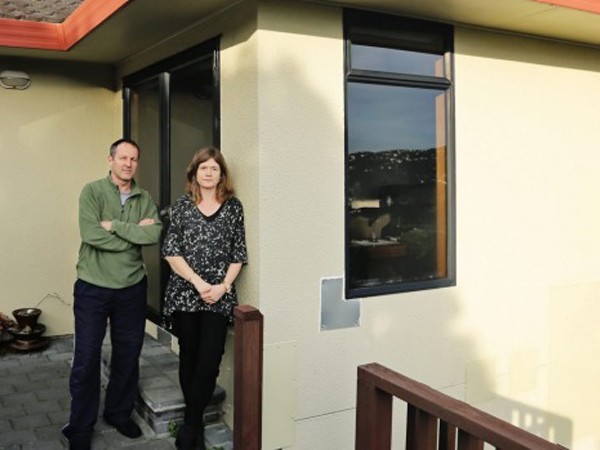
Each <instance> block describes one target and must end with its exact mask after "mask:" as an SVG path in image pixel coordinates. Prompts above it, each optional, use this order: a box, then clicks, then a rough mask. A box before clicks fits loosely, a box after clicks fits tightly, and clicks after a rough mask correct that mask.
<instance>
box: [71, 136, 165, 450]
mask: <svg viewBox="0 0 600 450" xmlns="http://www.w3.org/2000/svg"><path fill="white" fill-rule="evenodd" d="M139 156H140V150H139V147H138V146H137V144H136V143H135V142H133V141H131V140H126V139H119V140H118V141H116V142H114V143H113V144H112V145H111V147H110V154H109V156H108V166H109V169H110V172H109V174H108V176H107V177H106V178H104V179H101V180H97V181H94V182H92V183H89V184H87V185H86V186H85V187H84V188H83V190H82V192H81V196H80V198H79V229H80V234H81V241H82V242H81V246H80V248H79V260H78V262H77V281H76V282H75V287H74V298H75V301H74V305H73V311H74V315H75V339H74V343H75V345H74V347H75V348H74V355H73V367H72V369H71V378H70V381H69V386H70V390H71V416H70V420H69V423H68V424H66V425H65V426H64V427H63V429H62V433H63V435H64V436H65V437H66V438H67V440H68V441H69V447H70V448H71V449H74V450H85V449H89V448H90V447H91V438H92V432H93V429H94V425H95V423H96V420H97V416H98V408H99V404H100V359H101V351H102V341H103V339H104V336H105V334H106V327H107V322H110V337H111V344H112V355H111V369H110V378H109V382H108V386H107V388H106V398H105V402H104V412H103V417H104V421H105V422H106V423H108V424H109V425H111V426H114V427H115V428H116V429H117V431H119V432H120V433H121V434H123V435H125V436H127V437H129V438H136V437H138V436H140V435H141V434H142V433H141V430H140V428H139V427H138V425H137V424H136V423H135V422H134V421H133V420H132V419H131V413H132V411H133V407H134V401H135V398H136V395H137V392H138V380H139V355H140V352H141V349H142V343H143V340H144V326H145V317H146V291H147V280H146V269H145V266H144V262H143V260H142V246H144V245H152V244H156V243H157V242H158V240H159V238H160V233H161V229H162V224H161V223H160V220H159V217H158V213H157V210H156V206H155V204H154V202H153V201H152V198H151V197H150V195H149V194H148V192H146V191H144V190H142V189H140V188H139V187H138V186H137V184H136V183H135V181H134V178H133V177H134V175H135V172H136V169H137V166H138V159H139Z"/></svg>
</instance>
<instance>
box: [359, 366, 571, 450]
mask: <svg viewBox="0 0 600 450" xmlns="http://www.w3.org/2000/svg"><path fill="white" fill-rule="evenodd" d="M393 397H396V398H398V399H400V400H403V401H405V402H406V403H407V424H406V450H436V449H438V450H450V449H453V450H454V449H458V450H482V449H483V446H484V443H487V444H489V445H491V446H493V447H495V448H496V449H503V450H532V449H535V450H558V449H564V448H566V447H562V446H560V445H558V444H554V443H551V442H548V441H546V440H545V439H542V438H540V437H538V436H535V435H533V434H531V433H529V432H527V431H525V430H522V429H521V428H518V427H516V426H514V425H512V424H510V423H508V422H505V421H503V420H500V419H498V418H497V417H494V416H491V415H490V414H487V413H485V412H483V411H481V410H479V409H477V408H474V407H472V406H470V405H468V404H467V403H465V402H462V401H460V400H456V399H454V398H452V397H449V396H447V395H445V394H443V393H441V392H439V391H436V390H435V389H432V388H430V387H429V386H426V385H424V384H422V383H419V382H417V381H414V380H412V379H410V378H407V377H405V376H403V375H401V374H399V373H397V372H394V371H393V370H390V369H388V368H387V367H384V366H381V365H379V364H376V363H372V364H367V365H364V366H359V367H358V389H357V405H356V440H355V449H356V450H389V449H391V439H392V400H393Z"/></svg>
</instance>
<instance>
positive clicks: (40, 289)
mask: <svg viewBox="0 0 600 450" xmlns="http://www.w3.org/2000/svg"><path fill="white" fill-rule="evenodd" d="M2 63H3V64H2V68H3V70H6V69H11V70H22V71H25V72H27V73H28V74H29V75H30V76H31V80H32V81H31V86H30V87H29V88H28V89H27V90H24V91H16V90H5V89H0V105H2V108H0V118H1V120H0V180H1V181H0V211H2V233H0V249H2V258H1V260H0V286H1V287H2V294H1V298H0V311H2V312H3V313H4V314H7V315H9V316H10V315H11V313H12V311H13V310H14V309H17V308H22V307H33V306H36V305H37V304H38V303H39V302H42V303H41V305H40V308H41V309H42V315H41V316H40V319H39V322H40V323H42V324H44V325H46V333H45V335H49V336H52V335H60V334H67V333H72V332H73V314H72V308H71V305H72V303H73V299H72V292H73V283H74V281H75V276H76V275H75V263H76V261H77V252H78V249H79V231H78V224H77V207H78V206H77V204H78V197H79V192H80V191H81V188H82V187H83V185H84V184H85V183H87V182H88V181H91V180H93V179H96V178H101V177H103V176H105V175H106V173H107V170H108V165H107V161H106V157H107V156H108V146H109V145H110V143H111V142H112V141H114V140H115V139H117V138H118V137H119V136H120V134H121V120H120V117H119V114H118V111H119V110H120V96H119V94H118V93H117V90H116V89H115V88H114V82H113V79H114V74H113V72H112V71H111V70H109V68H107V67H104V66H98V65H90V64H81V63H79V64H77V63H65V62H46V61H33V60H27V59H16V58H15V59H13V58H4V59H3V60H2Z"/></svg>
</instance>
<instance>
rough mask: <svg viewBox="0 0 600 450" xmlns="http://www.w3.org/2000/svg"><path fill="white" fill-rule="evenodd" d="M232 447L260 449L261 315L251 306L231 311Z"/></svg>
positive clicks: (250, 449) (245, 449)
mask: <svg viewBox="0 0 600 450" xmlns="http://www.w3.org/2000/svg"><path fill="white" fill-rule="evenodd" d="M234 319H235V323H234V327H235V344H234V353H235V355H234V388H233V390H234V393H233V397H234V399H233V407H234V417H233V447H234V448H236V449H243V450H260V448H261V441H262V385H263V384H262V380H263V315H262V314H261V312H260V311H259V310H258V309H256V308H254V307H252V306H250V305H239V306H237V307H236V308H235V310H234Z"/></svg>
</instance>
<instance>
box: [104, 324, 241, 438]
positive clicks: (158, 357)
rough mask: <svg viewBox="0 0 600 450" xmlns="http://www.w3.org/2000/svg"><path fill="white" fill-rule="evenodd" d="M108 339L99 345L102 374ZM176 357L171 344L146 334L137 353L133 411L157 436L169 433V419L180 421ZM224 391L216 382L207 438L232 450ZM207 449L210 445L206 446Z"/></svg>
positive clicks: (107, 366)
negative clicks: (225, 419) (136, 393)
mask: <svg viewBox="0 0 600 450" xmlns="http://www.w3.org/2000/svg"><path fill="white" fill-rule="evenodd" d="M110 353H111V345H110V338H109V337H108V333H107V338H106V339H105V341H104V344H103V347H102V370H103V375H104V376H105V377H107V376H108V373H109V371H110ZM178 377H179V359H178V357H177V355H176V354H175V353H174V352H173V351H172V350H171V348H170V346H168V345H165V344H163V343H161V342H159V341H158V340H156V339H154V338H152V337H151V336H149V335H146V337H145V340H144V346H143V348H142V354H141V355H140V383H139V387H140V392H139V397H138V401H137V403H136V411H137V413H138V415H139V416H140V417H141V418H142V420H143V421H144V422H146V423H147V424H148V426H149V427H150V428H151V429H152V430H153V432H154V433H155V434H156V435H158V436H164V435H168V434H169V424H170V423H171V422H173V423H176V424H180V423H181V422H182V421H183V410H184V403H183V395H182V394H181V389H180V387H179V378H178ZM225 395H226V394H225V391H224V390H223V388H221V387H220V386H218V385H217V387H216V388H215V392H214V394H213V398H212V399H211V402H210V403H209V405H208V407H207V408H206V411H205V414H204V423H205V424H206V441H207V444H209V445H210V446H212V447H216V448H218V447H222V448H223V450H231V449H232V448H233V444H232V440H233V439H232V436H233V435H232V432H231V430H229V428H227V426H225V425H224V424H223V422H222V414H223V411H222V403H223V401H224V400H225ZM209 448H210V447H209Z"/></svg>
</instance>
